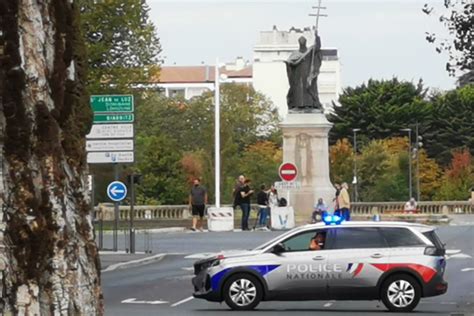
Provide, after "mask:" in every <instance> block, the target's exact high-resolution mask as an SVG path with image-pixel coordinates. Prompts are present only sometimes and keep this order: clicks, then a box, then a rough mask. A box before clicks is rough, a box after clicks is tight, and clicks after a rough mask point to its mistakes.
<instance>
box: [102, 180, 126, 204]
mask: <svg viewBox="0 0 474 316" xmlns="http://www.w3.org/2000/svg"><path fill="white" fill-rule="evenodd" d="M107 195H108V196H109V199H111V200H112V201H114V202H120V201H122V200H123V199H125V197H126V196H127V186H126V185H125V184H124V183H123V182H120V181H114V182H111V183H110V184H109V185H108V186H107Z"/></svg>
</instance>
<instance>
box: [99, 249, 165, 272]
mask: <svg viewBox="0 0 474 316" xmlns="http://www.w3.org/2000/svg"><path fill="white" fill-rule="evenodd" d="M165 255H166V254H156V253H144V252H137V253H134V254H131V253H126V252H124V251H117V252H113V251H100V252H99V256H100V263H101V271H102V272H107V271H114V270H118V269H124V268H129V267H134V266H137V265H142V264H145V263H148V262H152V261H159V260H161V259H163V257H164V256H165Z"/></svg>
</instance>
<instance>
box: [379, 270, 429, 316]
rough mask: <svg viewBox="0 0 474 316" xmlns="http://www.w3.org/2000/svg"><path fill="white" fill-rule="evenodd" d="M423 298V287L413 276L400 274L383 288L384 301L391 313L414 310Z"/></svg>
mask: <svg viewBox="0 0 474 316" xmlns="http://www.w3.org/2000/svg"><path fill="white" fill-rule="evenodd" d="M420 297H421V287H420V285H419V283H418V282H417V281H416V280H415V279H414V278H413V277H411V276H409V275H405V274H399V275H394V276H391V277H389V278H388V279H387V280H386V281H385V282H384V285H383V287H382V301H383V303H384V305H385V306H386V307H387V308H388V309H389V310H390V311H391V312H409V311H411V310H413V309H414V308H415V307H416V305H418V302H419V301H420Z"/></svg>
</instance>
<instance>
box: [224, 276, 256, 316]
mask: <svg viewBox="0 0 474 316" xmlns="http://www.w3.org/2000/svg"><path fill="white" fill-rule="evenodd" d="M262 297H263V288H262V285H261V284H260V282H259V281H258V280H257V279H256V278H255V277H254V276H252V275H249V274H236V275H233V276H231V277H230V278H229V279H228V280H227V281H226V282H225V285H224V300H225V302H226V304H227V305H228V306H229V307H230V308H231V309H234V310H249V309H253V308H255V307H256V306H257V305H258V303H260V301H261V300H262Z"/></svg>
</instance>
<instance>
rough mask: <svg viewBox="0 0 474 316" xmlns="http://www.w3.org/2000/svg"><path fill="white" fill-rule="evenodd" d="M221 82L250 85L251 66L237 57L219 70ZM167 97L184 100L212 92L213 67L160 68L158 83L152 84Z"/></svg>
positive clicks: (213, 83) (251, 80)
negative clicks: (178, 97) (180, 97)
mask: <svg viewBox="0 0 474 316" xmlns="http://www.w3.org/2000/svg"><path fill="white" fill-rule="evenodd" d="M219 73H220V74H221V76H222V78H221V82H226V83H241V84H248V85H252V82H253V79H252V66H251V65H250V63H249V62H246V61H244V59H243V58H242V57H238V58H237V59H236V60H235V62H233V63H228V64H225V65H223V66H221V67H220V68H219ZM154 85H156V86H157V87H159V88H161V89H162V91H163V93H164V94H165V95H166V96H167V97H176V96H182V97H184V98H185V99H186V100H189V99H191V98H192V97H195V96H200V95H201V94H203V93H204V92H207V91H214V86H215V66H214V65H212V66H210V65H201V66H162V67H161V72H160V78H159V81H158V80H157V82H156V83H154Z"/></svg>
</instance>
